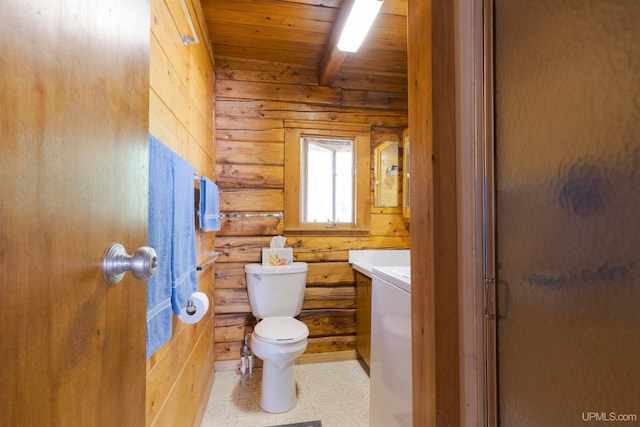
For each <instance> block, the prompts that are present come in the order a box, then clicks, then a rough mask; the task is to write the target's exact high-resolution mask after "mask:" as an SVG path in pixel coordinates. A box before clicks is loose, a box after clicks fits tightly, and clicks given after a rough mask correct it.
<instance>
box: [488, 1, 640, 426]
mask: <svg viewBox="0 0 640 427" xmlns="http://www.w3.org/2000/svg"><path fill="white" fill-rule="evenodd" d="M489 1H490V0H489ZM493 7H494V15H493V18H494V43H493V48H494V55H495V56H494V62H493V64H494V66H495V74H494V81H493V85H494V107H495V121H494V132H495V146H494V150H495V215H496V220H495V245H496V248H495V256H496V261H495V266H496V283H497V285H496V304H497V316H496V340H497V347H496V357H497V400H498V411H497V415H498V423H499V425H501V426H507V427H527V426H532V427H540V426H562V427H566V426H584V425H589V424H594V425H603V424H602V423H608V425H640V1H638V0H597V1H588V0H495V1H494V2H493Z"/></svg>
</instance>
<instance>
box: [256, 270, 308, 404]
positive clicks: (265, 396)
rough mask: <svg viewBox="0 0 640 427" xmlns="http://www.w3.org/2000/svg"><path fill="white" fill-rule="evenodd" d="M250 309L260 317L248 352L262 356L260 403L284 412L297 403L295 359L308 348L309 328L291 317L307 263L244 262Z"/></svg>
mask: <svg viewBox="0 0 640 427" xmlns="http://www.w3.org/2000/svg"><path fill="white" fill-rule="evenodd" d="M245 272H246V277H247V293H248V294H249V304H250V306H251V312H252V313H253V315H254V316H255V317H256V318H257V319H258V320H259V321H258V323H257V324H256V326H255V328H254V330H253V333H252V334H251V344H250V345H251V351H252V352H253V354H254V355H255V356H256V357H258V358H260V359H262V361H263V365H262V385H261V391H260V406H261V407H262V409H264V410H265V411H267V412H271V413H281V412H286V411H289V410H291V409H293V407H295V405H296V400H297V399H296V377H295V359H296V358H297V357H298V356H300V355H301V354H302V353H304V351H305V350H306V348H307V342H308V340H307V337H308V336H309V328H308V327H307V325H305V324H304V323H302V322H301V321H299V320H297V319H295V318H294V316H297V315H298V314H300V311H301V310H302V302H303V299H304V289H305V287H306V279H307V264H306V263H303V262H295V263H293V264H290V265H284V266H264V265H261V264H247V265H246V266H245Z"/></svg>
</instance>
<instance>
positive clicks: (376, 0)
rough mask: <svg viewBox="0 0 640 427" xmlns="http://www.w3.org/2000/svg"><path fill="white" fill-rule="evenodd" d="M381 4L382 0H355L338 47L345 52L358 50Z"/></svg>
mask: <svg viewBox="0 0 640 427" xmlns="http://www.w3.org/2000/svg"><path fill="white" fill-rule="evenodd" d="M381 6H382V0H355V2H354V3H353V8H351V12H350V13H349V17H348V18H347V22H346V24H345V25H344V28H343V29H342V34H341V35H340V40H339V41H338V49H340V50H341V51H344V52H357V51H358V48H359V47H360V45H361V44H362V41H363V40H364V38H365V37H366V35H367V33H368V32H369V28H371V25H372V24H373V21H374V20H375V19H376V16H377V15H378V12H379V11H380V7H381Z"/></svg>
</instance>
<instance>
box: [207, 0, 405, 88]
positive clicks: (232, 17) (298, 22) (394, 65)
mask: <svg viewBox="0 0 640 427" xmlns="http://www.w3.org/2000/svg"><path fill="white" fill-rule="evenodd" d="M352 1H353V0H231V1H230V0H201V5H202V10H203V13H204V18H205V21H206V24H207V28H208V31H209V38H210V40H211V43H212V46H213V53H214V56H215V59H216V61H218V60H220V59H234V60H251V61H265V62H276V63H281V64H287V65H289V66H291V67H292V68H296V69H307V70H311V72H312V74H310V75H314V76H317V78H318V83H319V84H322V85H327V86H340V85H341V82H346V81H362V82H367V81H369V82H372V83H376V84H381V83H385V82H386V83H388V84H390V85H393V86H395V87H397V84H398V83H400V84H404V85H405V86H406V79H407V22H406V18H407V0H385V2H384V4H383V6H382V9H381V12H380V14H379V15H378V17H377V19H376V21H375V23H374V26H373V28H372V29H371V31H370V32H369V35H368V36H367V38H366V39H365V41H364V43H363V44H362V46H361V47H360V49H359V50H358V52H357V53H343V52H339V51H336V49H335V43H336V42H337V37H336V35H335V34H333V36H332V32H333V33H337V32H338V28H337V27H338V26H340V20H341V19H345V18H346V16H345V15H346V13H345V12H344V11H343V12H342V14H341V8H343V9H344V10H347V8H350V5H351V4H352ZM336 21H337V22H338V25H334V24H335V23H336ZM334 27H336V29H334ZM330 40H331V42H330ZM323 56H324V58H323Z"/></svg>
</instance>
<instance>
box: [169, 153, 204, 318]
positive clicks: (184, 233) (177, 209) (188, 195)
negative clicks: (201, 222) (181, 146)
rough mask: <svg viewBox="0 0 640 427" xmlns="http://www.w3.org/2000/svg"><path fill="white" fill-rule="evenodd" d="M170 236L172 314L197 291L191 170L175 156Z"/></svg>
mask: <svg viewBox="0 0 640 427" xmlns="http://www.w3.org/2000/svg"><path fill="white" fill-rule="evenodd" d="M171 164H172V171H173V233H172V237H171V288H172V290H171V304H172V306H173V314H175V315H176V316H177V315H179V314H180V309H182V308H184V307H186V306H187V300H188V299H189V298H190V297H191V294H193V293H194V292H197V290H198V283H197V281H196V229H195V226H196V217H195V209H194V206H195V197H194V187H193V175H194V170H193V167H192V166H191V165H190V164H189V163H187V162H186V161H185V160H184V159H182V158H181V157H179V156H178V155H174V156H173V159H172V163H171Z"/></svg>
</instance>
